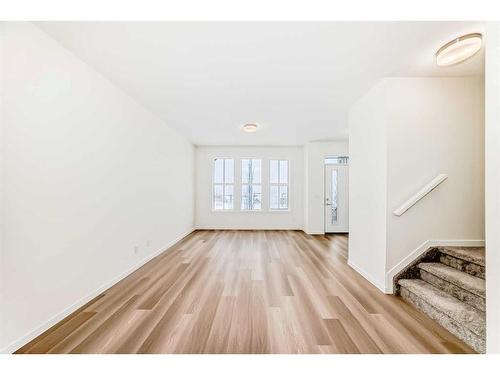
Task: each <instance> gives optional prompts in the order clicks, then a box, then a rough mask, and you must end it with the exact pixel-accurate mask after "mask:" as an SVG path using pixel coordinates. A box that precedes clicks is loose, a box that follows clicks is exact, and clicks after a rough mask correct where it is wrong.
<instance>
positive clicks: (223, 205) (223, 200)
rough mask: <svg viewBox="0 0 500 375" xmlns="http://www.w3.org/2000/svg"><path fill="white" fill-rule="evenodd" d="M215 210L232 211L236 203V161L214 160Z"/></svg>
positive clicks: (213, 196) (213, 202)
mask: <svg viewBox="0 0 500 375" xmlns="http://www.w3.org/2000/svg"><path fill="white" fill-rule="evenodd" d="M212 199H213V200H212V204H213V209H214V210H232V209H233V202H234V160H233V159H224V158H221V159H215V160H214V186H213V191H212Z"/></svg>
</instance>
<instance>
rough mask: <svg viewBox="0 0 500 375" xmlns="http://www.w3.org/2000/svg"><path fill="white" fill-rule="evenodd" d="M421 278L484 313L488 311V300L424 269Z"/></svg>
mask: <svg viewBox="0 0 500 375" xmlns="http://www.w3.org/2000/svg"><path fill="white" fill-rule="evenodd" d="M420 278H421V279H422V280H424V281H426V282H428V283H429V284H431V285H434V286H435V287H436V288H439V289H441V290H443V291H445V292H446V293H448V294H450V295H452V296H453V297H455V298H458V299H459V300H461V301H463V302H465V303H467V304H469V305H471V306H472V307H474V308H476V309H478V310H481V311H483V312H485V311H486V300H485V299H484V298H483V297H481V296H478V295H476V294H474V293H471V292H469V291H467V290H465V289H463V288H461V287H459V286H456V285H455V284H452V283H450V282H448V281H446V280H443V279H441V278H440V277H437V276H436V275H433V274H431V273H429V272H426V271H424V270H422V269H421V270H420Z"/></svg>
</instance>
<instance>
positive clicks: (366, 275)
mask: <svg viewBox="0 0 500 375" xmlns="http://www.w3.org/2000/svg"><path fill="white" fill-rule="evenodd" d="M347 264H348V265H349V267H351V268H352V269H354V270H355V271H356V272H357V273H359V274H360V275H361V276H363V277H364V278H365V279H366V280H368V281H369V282H370V283H371V284H373V285H375V287H376V288H377V289H379V290H380V291H381V292H383V293H386V290H385V289H386V288H385V285H384V281H383V280H377V278H375V277H374V276H372V275H370V274H369V273H367V272H365V271H363V270H362V269H361V268H360V267H359V266H357V265H356V264H354V263H352V262H351V261H350V260H347Z"/></svg>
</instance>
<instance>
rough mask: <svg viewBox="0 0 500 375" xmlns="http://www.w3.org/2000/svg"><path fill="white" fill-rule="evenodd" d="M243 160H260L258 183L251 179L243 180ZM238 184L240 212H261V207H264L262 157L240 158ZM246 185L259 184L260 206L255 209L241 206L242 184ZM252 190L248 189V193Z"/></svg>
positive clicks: (251, 161)
mask: <svg viewBox="0 0 500 375" xmlns="http://www.w3.org/2000/svg"><path fill="white" fill-rule="evenodd" d="M243 160H250V164H252V163H253V161H254V160H259V161H260V183H258V184H256V183H254V182H253V181H250V179H249V180H248V182H247V183H245V182H243ZM239 165H240V184H239V185H240V186H239V193H240V202H239V203H240V204H239V208H240V211H241V212H262V210H263V207H264V192H263V191H262V168H263V166H264V163H263V160H262V158H256V157H243V158H240V163H239ZM245 185H248V186H254V185H259V186H260V208H259V209H255V208H250V209H248V208H242V207H241V206H242V204H243V186H245ZM251 192H252V190H251V189H250V194H251Z"/></svg>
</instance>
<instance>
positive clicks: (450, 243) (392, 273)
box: [385, 240, 484, 294]
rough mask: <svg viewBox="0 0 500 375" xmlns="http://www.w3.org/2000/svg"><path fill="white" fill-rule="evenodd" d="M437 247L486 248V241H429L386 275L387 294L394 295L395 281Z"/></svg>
mask: <svg viewBox="0 0 500 375" xmlns="http://www.w3.org/2000/svg"><path fill="white" fill-rule="evenodd" d="M436 246H471V247H474V246H484V240H428V241H425V242H423V243H422V244H421V245H420V246H419V247H417V248H416V249H415V250H413V251H412V252H411V253H410V254H408V255H407V256H406V257H404V258H403V259H402V260H401V261H400V262H399V263H398V264H396V265H395V266H394V267H392V268H391V269H390V270H389V271H388V272H387V273H386V275H385V293H387V294H393V293H394V287H393V279H394V276H396V275H397V274H398V273H399V272H401V271H402V270H403V269H404V268H405V267H406V266H408V265H409V264H410V263H411V262H413V261H414V260H415V259H417V258H418V257H419V256H420V255H422V254H423V253H424V252H426V251H427V250H428V249H429V248H430V247H436Z"/></svg>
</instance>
